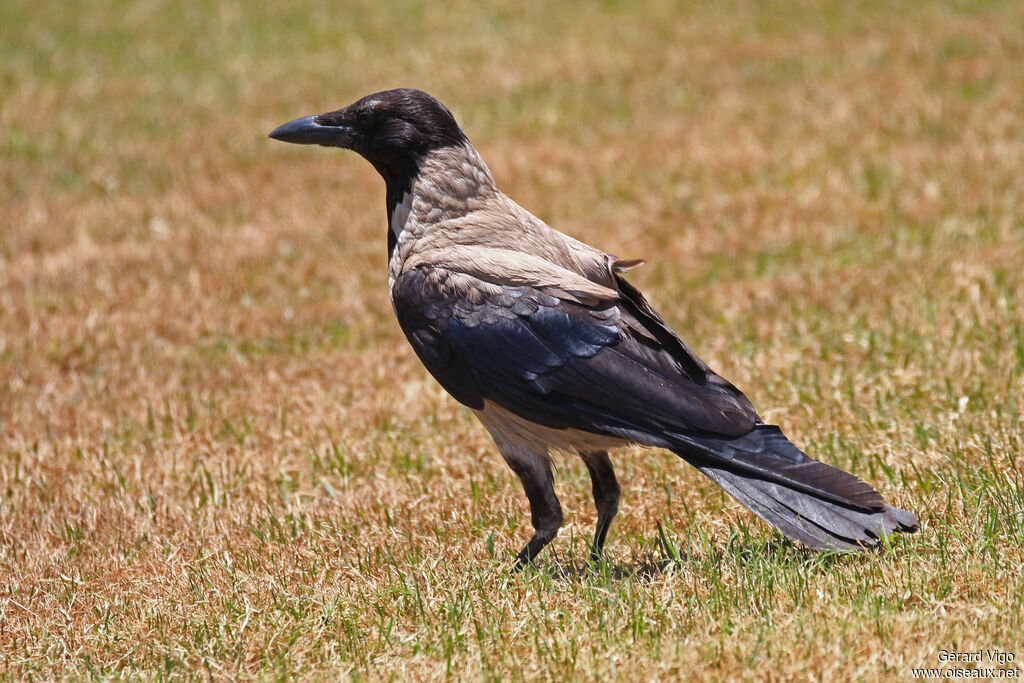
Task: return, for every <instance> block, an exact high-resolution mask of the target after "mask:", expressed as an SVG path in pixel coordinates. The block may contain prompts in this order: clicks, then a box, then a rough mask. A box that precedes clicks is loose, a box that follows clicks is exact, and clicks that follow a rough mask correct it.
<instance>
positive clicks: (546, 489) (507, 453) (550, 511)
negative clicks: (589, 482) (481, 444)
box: [495, 438, 562, 569]
mask: <svg viewBox="0 0 1024 683" xmlns="http://www.w3.org/2000/svg"><path fill="white" fill-rule="evenodd" d="M495 442H496V443H497V444H498V450H500V451H501V455H502V457H503V458H505V462H507V463H508V466H509V467H510V468H512V471H513V472H515V473H516V476H518V477H519V481H521V482H522V483H523V490H524V491H525V492H526V497H527V499H528V500H529V501H530V518H531V521H532V522H533V529H534V534H533V537H532V538H531V539H530V541H529V543H527V544H526V546H525V547H524V548H523V549H522V550H521V551H519V555H517V556H516V568H517V569H521V568H522V567H523V566H525V565H526V564H529V563H530V562H532V561H533V558H535V557H537V553H539V552H540V551H541V550H542V549H543V548H544V546H546V545H547V544H548V543H550V542H551V541H553V540H554V538H555V536H557V535H558V529H559V527H561V526H562V506H561V504H560V503H559V502H558V497H557V496H555V482H554V477H553V476H552V475H551V462H550V461H549V460H548V458H547V454H546V453H538V452H536V451H535V450H533V449H531V448H528V447H526V446H525V444H518V443H510V442H509V441H507V440H505V439H500V438H496V439H495Z"/></svg>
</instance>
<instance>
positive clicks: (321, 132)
mask: <svg viewBox="0 0 1024 683" xmlns="http://www.w3.org/2000/svg"><path fill="white" fill-rule="evenodd" d="M352 134H353V131H352V129H351V128H349V127H348V126H323V125H320V124H319V123H317V122H316V115H313V116H304V117H302V118H301V119H295V120H294V121H289V122H288V123H285V124H283V125H281V126H278V127H277V128H275V129H274V130H273V131H272V132H271V133H270V136H269V137H271V138H273V139H274V140H280V141H282V142H293V143H295V144H297V145H323V146H324V147H348V146H349V144H350V143H351V141H352Z"/></svg>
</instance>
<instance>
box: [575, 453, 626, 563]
mask: <svg viewBox="0 0 1024 683" xmlns="http://www.w3.org/2000/svg"><path fill="white" fill-rule="evenodd" d="M580 457H581V458H583V462H584V463H585V464H586V466H587V471H589V472H590V483H591V484H592V486H593V490H594V504H595V505H596V506H597V530H596V531H595V532H594V545H592V546H591V547H590V559H592V560H594V561H595V562H596V561H597V560H599V559H601V550H602V549H603V548H604V539H605V537H606V536H607V535H608V527H610V526H611V525H612V520H613V519H615V514H616V513H617V512H618V511H619V494H620V489H619V482H618V481H617V480H616V479H615V470H614V469H612V461H611V460H609V459H608V451H590V452H587V453H580Z"/></svg>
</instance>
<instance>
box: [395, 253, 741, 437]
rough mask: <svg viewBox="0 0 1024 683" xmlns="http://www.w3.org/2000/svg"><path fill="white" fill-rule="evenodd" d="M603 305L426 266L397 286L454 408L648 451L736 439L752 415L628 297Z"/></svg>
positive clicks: (402, 318)
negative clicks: (508, 415) (683, 441)
mask: <svg viewBox="0 0 1024 683" xmlns="http://www.w3.org/2000/svg"><path fill="white" fill-rule="evenodd" d="M623 293H624V296H623V297H622V298H621V299H619V300H617V301H609V302H604V303H602V304H599V305H597V306H584V305H582V304H579V303H576V302H573V301H569V300H566V299H564V298H559V297H557V296H553V295H552V294H551V293H548V292H545V291H543V290H541V289H537V288H533V287H522V286H518V287H507V286H500V285H495V284H492V283H488V282H484V281H482V280H479V279H477V278H474V277H471V276H468V275H465V274H462V273H455V272H451V271H448V270H445V269H441V268H435V267H426V266H421V267H419V268H415V269H412V270H409V271H407V272H405V273H403V274H402V275H401V276H399V277H398V278H397V279H396V280H395V283H394V285H393V287H392V301H393V303H394V306H395V312H396V314H397V316H398V321H399V324H400V325H401V327H402V330H403V331H404V332H405V335H406V337H407V338H408V339H409V341H410V343H411V344H412V346H413V348H414V349H415V350H416V353H417V355H418V356H419V357H420V359H421V360H422V361H423V363H424V365H426V367H427V369H428V370H429V371H430V373H431V374H432V375H433V376H434V377H435V378H436V379H437V381H438V382H440V383H441V385H442V386H443V387H444V388H445V389H446V390H447V391H448V392H449V393H450V394H452V396H454V397H455V398H456V399H457V400H459V401H460V402H462V403H463V404H465V405H467V406H469V407H471V408H476V409H480V408H483V406H484V400H485V399H486V400H489V401H493V402H494V403H497V404H498V405H500V406H501V407H503V408H505V409H506V410H509V411H511V412H513V413H515V414H517V415H519V416H521V417H524V418H526V419H528V420H531V421H534V422H537V423H540V424H544V425H547V426H550V427H556V428H575V429H582V430H584V431H588V432H595V433H603V434H610V435H615V436H621V437H624V438H628V439H632V440H636V441H640V442H642V443H647V444H650V445H665V446H668V445H670V442H669V441H668V440H666V439H665V438H664V437H663V435H665V434H666V433H672V432H704V433H713V434H720V435H726V436H728V435H740V434H744V433H746V432H748V431H750V430H751V429H752V428H753V426H754V424H755V423H756V422H757V415H756V413H755V411H754V408H753V406H751V405H750V402H749V401H748V400H747V399H746V397H744V396H743V394H741V393H740V392H739V390H737V389H736V388H735V387H733V386H732V385H731V384H729V383H728V382H726V381H725V380H724V379H722V378H721V377H719V376H718V375H716V374H715V373H714V372H712V371H711V370H710V369H709V368H708V367H707V366H706V365H705V364H704V363H703V362H701V361H700V360H699V359H698V358H697V357H696V356H695V355H694V354H693V353H692V352H691V351H690V350H689V349H688V348H687V347H686V346H685V345H684V344H683V343H682V342H681V341H680V340H679V338H678V337H676V336H675V334H673V333H672V332H671V330H669V329H668V328H667V327H665V325H664V324H663V323H662V322H661V320H660V318H657V314H655V313H653V311H651V310H650V307H649V306H647V304H646V302H644V301H643V298H642V297H640V295H639V293H637V292H636V290H633V289H632V288H631V287H630V288H629V289H628V290H623Z"/></svg>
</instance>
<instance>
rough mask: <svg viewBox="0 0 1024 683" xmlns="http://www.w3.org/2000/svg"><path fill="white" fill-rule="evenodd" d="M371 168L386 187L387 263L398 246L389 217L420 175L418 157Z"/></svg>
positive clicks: (379, 164)
mask: <svg viewBox="0 0 1024 683" xmlns="http://www.w3.org/2000/svg"><path fill="white" fill-rule="evenodd" d="M373 167H374V168H375V169H377V173H379V174H380V176H381V177H382V178H383V179H384V184H385V186H386V190H385V195H384V198H385V201H386V202H387V211H388V261H390V260H391V254H392V253H394V251H395V247H396V246H397V245H398V236H397V235H395V232H394V231H393V230H392V229H391V217H392V216H393V215H394V213H395V207H396V206H398V205H399V204H401V203H402V199H403V197H405V194H406V193H407V192H411V191H412V184H413V182H414V181H415V180H416V176H418V175H419V174H420V157H407V158H405V159H402V160H401V161H397V162H393V163H390V164H384V163H374V164H373Z"/></svg>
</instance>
